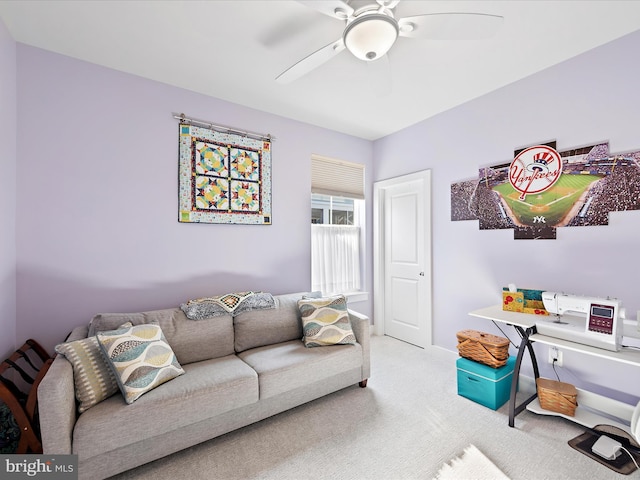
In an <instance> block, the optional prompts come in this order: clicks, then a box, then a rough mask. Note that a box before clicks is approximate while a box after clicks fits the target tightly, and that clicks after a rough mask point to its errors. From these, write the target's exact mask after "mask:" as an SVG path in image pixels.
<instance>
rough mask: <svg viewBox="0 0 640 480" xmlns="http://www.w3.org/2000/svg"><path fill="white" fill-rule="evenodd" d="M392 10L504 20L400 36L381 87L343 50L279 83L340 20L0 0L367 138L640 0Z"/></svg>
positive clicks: (50, 39)
mask: <svg viewBox="0 0 640 480" xmlns="http://www.w3.org/2000/svg"><path fill="white" fill-rule="evenodd" d="M372 1H373V0H371V2H372ZM371 2H369V3H371ZM349 3H352V4H355V5H354V6H358V5H359V4H361V3H362V1H361V0H353V1H351V2H349ZM364 3H367V2H364ZM395 11H396V17H404V16H408V15H416V14H421V13H437V12H478V13H489V14H497V15H502V16H504V18H505V20H504V24H503V26H502V28H501V29H500V31H499V32H498V33H497V34H496V35H495V36H494V37H493V38H491V39H489V40H476V41H469V40H438V41H429V40H416V39H408V38H399V39H398V41H397V42H396V44H395V45H394V46H393V48H392V50H391V51H390V53H389V62H390V65H391V68H392V73H391V85H392V87H391V88H392V89H391V92H390V93H387V94H386V95H381V94H380V93H379V91H378V87H377V86H376V85H378V84H379V82H376V80H379V79H380V75H381V72H380V71H379V69H378V68H375V66H374V65H373V64H375V63H376V62H372V64H371V65H368V64H366V63H364V62H361V61H359V60H356V59H355V58H354V57H353V56H352V55H351V54H350V53H349V52H348V51H347V50H345V51H343V52H342V53H340V54H339V55H337V56H336V57H334V58H333V59H331V60H330V61H329V62H327V63H325V64H324V65H322V66H321V67H319V68H318V69H316V70H314V71H312V72H311V73H309V74H308V75H306V76H304V77H303V78H300V79H298V80H297V81H295V82H293V83H291V84H287V85H282V84H279V83H277V82H275V80H274V79H275V78H276V77H277V76H278V74H280V73H281V72H282V71H284V70H286V69H287V68H288V67H290V66H291V65H293V64H294V63H296V62H297V61H298V60H300V59H302V58H303V57H305V56H307V55H308V54H310V53H311V52H313V51H315V50H317V49H319V48H320V47H323V46H325V45H327V44H329V43H331V42H332V41H334V40H337V39H338V38H340V36H341V34H342V30H343V27H344V24H343V22H341V21H338V20H336V19H333V18H331V17H328V16H326V15H323V14H321V13H318V12H317V11H315V10H313V9H311V8H309V7H307V6H305V5H303V4H301V3H298V2H296V1H275V0H268V1H242V0H235V1H220V0H218V1H169V0H159V1H151V0H146V1H136V0H132V1H116V0H108V1H98V0H93V1H78V0H73V1H55V0H49V1H35V0H31V1H24V0H22V1H7V0H1V1H0V17H1V18H2V20H3V21H4V23H5V25H6V26H7V28H8V29H9V31H10V33H11V35H12V36H13V38H14V39H15V40H16V41H18V42H21V43H25V44H28V45H33V46H36V47H39V48H43V49H46V50H50V51H53V52H58V53H61V54H64V55H68V56H71V57H75V58H78V59H82V60H86V61H88V62H92V63H96V64H99V65H104V66H107V67H110V68H114V69H116V70H121V71H124V72H129V73H132V74H135V75H139V76H142V77H146V78H150V79H153V80H157V81H160V82H164V83H167V84H170V85H175V86H178V87H182V88H185V89H188V90H192V91H196V92H200V93H203V94H206V95H210V96H213V97H217V98H221V99H224V100H228V101H231V102H234V103H238V104H241V105H246V106H249V107H253V108H256V109H258V110H263V111H267V112H271V113H274V114H277V115H281V116H284V117H288V118H292V119H295V120H299V121H302V122H306V123H310V124H314V125H318V126H321V127H326V128H329V129H332V130H337V131H340V132H344V133H347V134H351V135H354V136H357V137H361V138H365V139H370V140H374V139H377V138H380V137H383V136H385V135H388V134H390V133H393V132H396V131H398V130H400V129H402V128H404V127H407V126H409V125H412V124H414V123H417V122H419V121H421V120H424V119H426V118H429V117H431V116H433V115H436V114H438V113H440V112H443V111H445V110H447V109H450V108H452V107H455V106H457V105H460V104H461V103H464V102H466V101H469V100H471V99H473V98H476V97H478V96H481V95H483V94H485V93H488V92H490V91H492V90H495V89H497V88H500V87H502V86H504V85H507V84H509V83H512V82H514V81H517V80H519V79H521V78H524V77H526V76H528V75H531V74H533V73H535V72H537V71H540V70H542V69H544V68H547V67H549V66H551V65H554V64H556V63H559V62H561V61H563V60H566V59H568V58H570V57H573V56H575V55H578V54H580V53H582V52H585V51H587V50H590V49H592V48H594V47H597V46H598V45H601V44H603V43H606V42H609V41H611V40H614V39H616V38H619V37H621V36H623V35H625V34H627V33H630V32H633V31H635V30H638V29H640V1H613V0H605V1H596V0H589V1H577V0H572V1H558V0H554V1H538V0H535V1H525V0H520V1H505V0H501V1H484V0H478V1H452V0H448V1H432V0H420V1H418V0H404V1H402V2H401V3H400V4H399V5H398V7H397V8H396V10H395ZM382 73H384V72H382ZM185 113H188V112H185ZM207 120H211V121H214V122H219V123H221V124H224V123H225V122H224V119H223V118H220V119H218V118H211V119H207Z"/></svg>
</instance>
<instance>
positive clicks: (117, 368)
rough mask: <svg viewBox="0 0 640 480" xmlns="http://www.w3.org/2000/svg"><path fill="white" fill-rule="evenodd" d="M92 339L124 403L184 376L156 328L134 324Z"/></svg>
mask: <svg viewBox="0 0 640 480" xmlns="http://www.w3.org/2000/svg"><path fill="white" fill-rule="evenodd" d="M96 337H97V339H98V344H99V345H100V348H101V349H102V352H103V353H104V354H105V356H106V357H107V360H108V361H109V362H110V365H111V368H112V369H113V372H114V374H115V376H116V380H117V381H118V386H119V387H120V391H121V392H122V395H123V397H124V400H125V402H127V403H128V404H131V403H133V402H135V401H136V400H137V399H138V398H139V397H140V396H141V395H144V394H145V393H147V392H149V391H150V390H153V389H154V388H156V387H157V386H159V385H161V384H163V383H165V382H168V381H169V380H171V379H173V378H175V377H177V376H179V375H182V374H183V373H184V370H183V369H182V367H181V366H180V364H179V363H178V360H177V359H176V356H175V354H174V353H173V350H172V349H171V347H170V346H169V343H167V340H166V339H165V338H164V334H163V333H162V330H161V329H160V326H159V325H156V324H150V323H149V324H144V325H136V326H132V327H129V328H123V329H119V330H113V331H110V332H101V333H98V334H97V335H96Z"/></svg>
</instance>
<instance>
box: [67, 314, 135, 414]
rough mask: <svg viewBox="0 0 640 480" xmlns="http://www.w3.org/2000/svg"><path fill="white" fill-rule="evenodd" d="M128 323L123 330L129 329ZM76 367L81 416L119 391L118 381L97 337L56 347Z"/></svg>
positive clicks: (75, 375) (75, 376) (74, 370)
mask: <svg viewBox="0 0 640 480" xmlns="http://www.w3.org/2000/svg"><path fill="white" fill-rule="evenodd" d="M130 326H131V323H125V324H123V325H122V326H121V327H120V328H126V327H130ZM55 350H56V352H57V353H59V354H60V355H64V356H65V357H66V359H67V360H68V361H69V363H71V365H72V366H73V382H74V384H75V390H76V399H77V400H78V413H82V412H84V411H86V410H88V409H89V408H91V407H93V406H94V405H96V404H98V403H100V402H101V401H103V400H105V399H107V398H109V397H110V396H111V395H113V394H115V393H117V392H118V382H117V381H116V377H115V376H114V375H113V372H112V371H111V367H110V366H109V364H108V363H107V359H106V358H105V357H104V354H103V353H102V351H101V350H100V346H99V345H98V340H97V339H96V337H88V338H83V339H81V340H76V341H75V342H69V343H61V344H60V345H56V348H55Z"/></svg>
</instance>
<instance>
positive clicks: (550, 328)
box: [536, 292, 624, 352]
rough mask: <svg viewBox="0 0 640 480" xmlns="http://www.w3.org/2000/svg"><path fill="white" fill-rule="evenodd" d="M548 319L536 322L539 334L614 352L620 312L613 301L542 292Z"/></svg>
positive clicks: (619, 337)
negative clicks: (548, 314)
mask: <svg viewBox="0 0 640 480" xmlns="http://www.w3.org/2000/svg"><path fill="white" fill-rule="evenodd" d="M542 302H543V303H544V308H545V309H546V310H547V311H548V312H549V313H550V314H551V315H550V316H549V317H540V318H539V319H536V330H537V331H538V333H539V334H541V335H547V336H549V337H555V338H561V339H563V340H569V341H571V342H576V343H581V344H583V345H590V346H592V347H597V348H603V349H605V350H611V351H614V352H615V351H618V350H620V344H621V341H622V330H623V319H624V309H622V308H621V307H620V302H619V301H618V300H616V299H610V298H597V297H581V296H578V295H568V294H565V293H557V292H542Z"/></svg>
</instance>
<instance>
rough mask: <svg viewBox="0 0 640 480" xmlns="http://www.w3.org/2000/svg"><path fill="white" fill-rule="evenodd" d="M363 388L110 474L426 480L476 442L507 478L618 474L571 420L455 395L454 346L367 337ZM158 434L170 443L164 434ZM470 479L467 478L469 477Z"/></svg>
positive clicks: (163, 478) (158, 479)
mask: <svg viewBox="0 0 640 480" xmlns="http://www.w3.org/2000/svg"><path fill="white" fill-rule="evenodd" d="M371 349H372V374H371V378H370V379H369V384H368V386H367V388H364V389H361V388H359V387H357V386H353V387H349V388H347V389H344V390H342V391H340V392H337V393H335V394H332V395H328V396H326V397H324V398H322V399H319V400H316V401H314V402H311V403H308V404H306V405H303V406H301V407H298V408H296V409H294V410H291V411H288V412H285V413H283V414H280V415H277V416H275V417H271V418H269V419H267V420H264V421H262V422H260V423H258V424H254V425H251V426H248V427H246V428H244V429H241V430H239V431H236V432H232V433H230V434H227V435H224V436H222V437H219V438H217V439H213V440H211V441H209V442H206V443H203V444H200V445H198V446H195V447H192V448H189V449H187V450H184V451H182V452H179V453H177V454H174V455H172V456H169V457H166V458H164V459H161V460H158V461H156V462H153V463H151V464H148V465H144V466H142V467H139V468H137V469H135V470H131V471H129V472H125V473H124V474H121V475H119V476H118V477H116V478H118V480H125V479H136V480H176V479H183V478H188V479H191V480H200V479H202V480H210V479H211V480H245V479H247V480H253V479H256V480H257V479H261V480H270V479H273V480H304V479H310V480H315V479H327V480H357V479H371V480H377V479H380V480H395V479H398V480H401V479H424V480H430V479H433V478H434V477H435V476H436V475H437V473H438V471H439V470H440V469H441V467H442V466H443V465H445V464H446V463H448V462H450V461H451V460H452V459H453V458H455V457H458V456H459V455H461V454H462V452H463V451H464V449H465V448H466V447H467V446H469V445H471V444H472V445H475V446H476V447H477V448H478V450H480V451H481V452H482V453H483V454H484V455H485V456H486V457H487V458H489V459H490V460H491V462H492V463H493V464H494V465H495V466H496V467H497V468H499V469H500V471H502V472H503V473H504V474H505V475H506V476H507V477H509V478H510V479H512V480H519V479H522V480H531V479H553V480H560V479H580V480H583V479H585V478H597V479H617V480H620V478H621V477H620V475H619V474H616V473H615V472H613V471H611V470H609V469H608V468H606V467H605V466H603V465H600V464H599V463H597V462H595V461H593V460H591V459H589V458H588V457H586V456H585V455H583V454H581V453H579V452H577V451H576V450H574V449H573V448H571V447H570V446H569V445H568V444H567V442H568V441H569V440H570V439H572V438H574V437H576V436H577V435H579V434H580V433H582V431H583V430H582V429H581V428H579V427H577V426H576V425H574V424H573V423H571V422H569V421H567V420H564V419H560V418H555V417H546V416H538V415H535V414H533V413H530V412H523V413H522V414H521V415H519V416H518V417H517V418H516V428H509V426H508V424H507V409H506V405H505V406H503V407H502V408H501V409H499V410H498V411H493V410H490V409H488V408H485V407H483V406H482V405H479V404H477V403H474V402H472V401H470V400H468V399H466V398H463V397H460V396H458V395H457V385H456V368H455V360H456V358H457V354H455V353H453V352H448V351H444V350H442V349H438V348H432V349H429V350H423V349H420V348H417V347H414V346H411V345H408V344H406V343H403V342H400V341H398V340H395V339H392V338H389V337H373V338H372V345H371ZM167 441H171V439H170V438H168V439H167ZM469 480H474V479H469Z"/></svg>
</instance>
